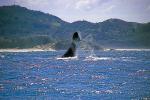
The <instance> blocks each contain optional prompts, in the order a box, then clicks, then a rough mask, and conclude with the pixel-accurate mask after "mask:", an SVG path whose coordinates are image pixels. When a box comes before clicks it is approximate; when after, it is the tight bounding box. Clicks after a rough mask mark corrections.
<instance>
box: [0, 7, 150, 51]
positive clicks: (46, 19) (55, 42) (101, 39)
mask: <svg viewBox="0 0 150 100" xmlns="http://www.w3.org/2000/svg"><path fill="white" fill-rule="evenodd" d="M149 28H150V25H149V23H136V22H126V21H124V20H121V19H114V18H113V19H108V20H105V21H103V22H98V23H93V22H88V21H85V20H82V21H75V22H72V23H69V22H66V21H63V20H62V19H60V18H59V17H57V16H54V15H51V14H46V13H43V12H40V11H34V10H29V9H27V8H25V7H20V6H17V5H13V6H2V7H0V48H32V47H36V46H39V45H46V44H51V45H49V46H51V47H52V48H54V49H65V48H67V47H68V46H69V43H70V42H69V41H71V36H72V33H73V32H75V31H78V32H80V33H81V35H82V37H84V38H86V37H90V39H87V40H86V41H87V42H89V40H90V43H88V44H83V45H82V46H81V47H84V48H89V47H91V48H96V49H99V48H101V47H104V48H105V47H110V48H150V44H149V43H150V41H149V39H148V38H149V37H150V30H149ZM89 44H90V45H89ZM85 45H87V46H88V47H87V46H85Z"/></svg>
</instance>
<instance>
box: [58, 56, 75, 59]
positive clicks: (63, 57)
mask: <svg viewBox="0 0 150 100" xmlns="http://www.w3.org/2000/svg"><path fill="white" fill-rule="evenodd" d="M56 59H57V60H77V59H78V57H77V56H75V57H58V58H56Z"/></svg>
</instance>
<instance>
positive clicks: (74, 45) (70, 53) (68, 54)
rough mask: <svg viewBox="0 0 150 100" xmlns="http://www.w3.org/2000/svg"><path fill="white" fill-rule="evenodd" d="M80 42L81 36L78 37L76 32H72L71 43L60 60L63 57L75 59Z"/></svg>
mask: <svg viewBox="0 0 150 100" xmlns="http://www.w3.org/2000/svg"><path fill="white" fill-rule="evenodd" d="M80 41H81V36H80V35H79V33H78V32H74V33H73V36H72V42H71V45H70V47H69V48H68V50H67V51H66V52H65V54H64V55H63V56H62V58H65V57H75V55H76V49H77V45H78V44H79V42H80Z"/></svg>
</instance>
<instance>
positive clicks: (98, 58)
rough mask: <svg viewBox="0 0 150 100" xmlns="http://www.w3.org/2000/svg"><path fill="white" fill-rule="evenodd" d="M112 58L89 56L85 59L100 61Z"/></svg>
mask: <svg viewBox="0 0 150 100" xmlns="http://www.w3.org/2000/svg"><path fill="white" fill-rule="evenodd" d="M110 59H112V58H111V57H96V56H88V57H86V58H85V60H84V61H89V60H92V61H98V60H110Z"/></svg>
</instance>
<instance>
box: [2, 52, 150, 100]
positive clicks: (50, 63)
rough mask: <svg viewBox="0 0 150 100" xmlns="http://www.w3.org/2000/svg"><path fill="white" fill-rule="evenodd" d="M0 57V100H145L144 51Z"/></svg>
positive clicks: (147, 56)
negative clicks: (64, 55) (66, 55)
mask: <svg viewBox="0 0 150 100" xmlns="http://www.w3.org/2000/svg"><path fill="white" fill-rule="evenodd" d="M64 52H65V51H51V52H26V53H23V52H22V53H0V100H3V99H4V100H5V99H8V100H16V99H19V100H23V99H25V100H27V99H28V100H35V99H37V100H96V99H97V100H150V51H96V52H95V54H94V56H92V55H90V53H89V51H79V52H78V57H74V58H68V59H61V58H60V56H61V55H63V53H64Z"/></svg>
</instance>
